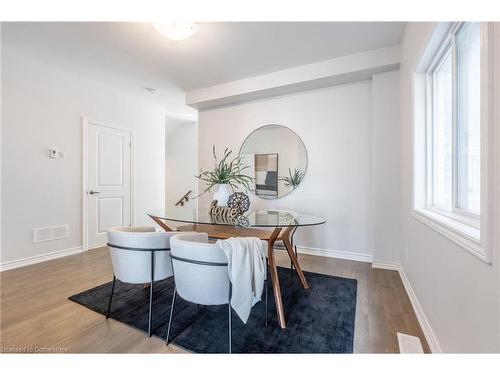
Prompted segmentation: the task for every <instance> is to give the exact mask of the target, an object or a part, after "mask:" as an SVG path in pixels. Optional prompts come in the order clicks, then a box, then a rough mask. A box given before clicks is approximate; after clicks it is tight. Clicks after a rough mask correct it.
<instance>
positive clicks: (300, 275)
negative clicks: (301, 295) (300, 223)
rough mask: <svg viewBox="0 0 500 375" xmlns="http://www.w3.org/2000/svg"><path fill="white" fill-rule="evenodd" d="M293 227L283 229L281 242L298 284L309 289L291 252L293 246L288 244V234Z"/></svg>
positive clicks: (293, 253)
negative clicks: (293, 268)
mask: <svg viewBox="0 0 500 375" xmlns="http://www.w3.org/2000/svg"><path fill="white" fill-rule="evenodd" d="M292 230H293V227H288V228H286V229H285V231H284V232H283V234H282V235H281V238H282V240H283V243H284V244H285V247H286V251H287V252H288V256H289V257H290V259H291V260H292V263H293V265H294V267H295V271H296V272H297V275H298V276H299V279H300V282H301V283H302V286H303V287H304V289H309V285H308V284H307V281H306V278H305V276H304V273H303V272H302V268H300V264H299V261H298V259H297V257H296V256H295V252H294V251H293V246H292V244H291V243H290V233H291V232H292Z"/></svg>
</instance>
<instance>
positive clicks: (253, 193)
mask: <svg viewBox="0 0 500 375" xmlns="http://www.w3.org/2000/svg"><path fill="white" fill-rule="evenodd" d="M268 126H280V127H282V128H285V129H288V130H289V131H291V132H292V133H293V134H295V136H296V137H297V138H298V139H299V140H300V142H302V145H303V146H304V151H305V156H306V167H305V169H304V178H305V177H306V174H307V167H308V166H309V155H308V153H307V147H306V144H305V143H304V141H303V140H302V138H301V137H300V135H298V134H297V132H296V131H295V130H293V129H291V128H289V127H288V126H285V125H280V124H267V125H262V126H259V127H258V128H256V129H254V130H253V131H252V132H251V133H250V134H248V135H247V136H246V137H245V139H244V140H243V142H242V143H241V146H240V149H239V151H238V156H240V155H241V149H242V148H243V146H244V145H245V142H246V141H247V139H248V138H250V137H251V136H252V135H253V134H254V133H255V132H257V131H258V130H261V129H262V128H266V127H268ZM278 157H279V154H278ZM278 178H279V176H278ZM303 181H304V179H302V181H301V182H300V184H299V185H297V187H299V186H300V185H301V184H302V182H303ZM295 190H296V189H292V190H291V191H290V192H289V193H287V194H285V195H282V196H277V197H266V196H262V195H257V194H255V192H254V191H249V193H251V194H252V195H254V196H255V197H257V198H261V199H266V200H272V199H280V198H283V197H286V196H288V195H290V194H291V193H293V192H294V191H295Z"/></svg>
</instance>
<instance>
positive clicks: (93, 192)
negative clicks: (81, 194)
mask: <svg viewBox="0 0 500 375" xmlns="http://www.w3.org/2000/svg"><path fill="white" fill-rule="evenodd" d="M88 193H89V194H90V195H94V194H99V193H100V191H94V190H90V191H89V192H88Z"/></svg>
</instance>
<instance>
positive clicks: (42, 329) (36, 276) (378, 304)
mask: <svg viewBox="0 0 500 375" xmlns="http://www.w3.org/2000/svg"><path fill="white" fill-rule="evenodd" d="M276 258H277V262H278V264H279V265H281V266H285V267H289V266H290V260H289V258H288V256H287V254H286V252H283V251H279V252H277V257H276ZM299 260H300V263H301V265H302V268H303V269H304V270H305V271H311V272H318V273H324V274H330V275H337V276H343V277H350V278H355V279H357V280H358V297H357V298H358V301H357V310H356V323H355V324H356V325H355V337H354V352H355V353H386V352H387V353H398V352H399V348H398V343H397V337H396V333H397V332H403V333H407V334H409V335H414V336H418V337H420V340H421V341H422V345H423V347H424V351H425V352H429V347H428V345H427V342H426V341H425V338H424V335H423V333H422V331H421V329H420V326H419V324H418V321H417V318H416V316H415V314H414V312H413V309H412V307H411V304H410V300H409V299H408V296H407V295H406V292H405V289H404V287H403V283H402V282H401V279H400V277H399V274H398V273H397V272H396V271H387V270H378V269H372V267H371V264H370V263H362V262H353V261H347V260H339V259H333V258H323V257H314V256H310V255H300V256H299ZM0 275H1V276H0V288H1V295H0V296H1V336H0V347H1V351H2V352H4V353H5V352H9V351H12V348H17V350H21V351H23V350H27V351H30V350H32V351H35V352H37V351H41V352H71V353H148V352H155V353H158V352H161V353H182V352H183V351H182V350H181V349H179V348H177V347H175V346H174V345H169V346H168V347H167V346H166V345H165V343H164V342H163V341H162V340H160V339H158V338H156V337H151V338H149V337H147V335H146V334H144V333H143V332H140V331H138V330H136V329H134V328H131V327H129V326H126V325H125V324H122V323H119V322H117V321H114V320H113V319H109V320H106V319H104V317H103V316H102V315H100V314H97V313H95V312H93V311H91V310H89V309H87V308H85V307H83V306H80V305H78V304H76V303H74V302H71V301H69V300H68V299H67V298H68V296H70V295H72V294H75V293H77V292H81V291H84V290H86V289H89V288H91V287H93V286H96V285H100V284H102V283H105V282H107V281H110V280H111V278H112V270H111V262H110V258H109V254H108V251H107V249H106V248H100V249H94V250H90V251H88V252H86V253H82V254H77V255H72V256H68V257H65V258H61V259H56V260H53V261H48V262H44V263H39V264H36V265H33V266H28V267H23V268H18V269H16V270H11V271H6V272H2V273H1V274H0Z"/></svg>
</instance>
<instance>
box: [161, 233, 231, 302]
mask: <svg viewBox="0 0 500 375" xmlns="http://www.w3.org/2000/svg"><path fill="white" fill-rule="evenodd" d="M170 247H171V252H172V264H173V267H174V279H175V287H176V288H177V293H178V294H179V295H180V296H181V297H182V298H183V299H185V300H186V301H190V302H193V303H197V304H200V305H223V304H226V303H228V301H229V286H230V283H229V273H228V267H227V258H226V255H225V254H224V252H223V251H222V249H221V248H220V247H219V246H217V245H216V244H213V243H209V242H208V234H206V233H191V234H177V235H175V236H174V237H172V238H171V240H170Z"/></svg>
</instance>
